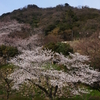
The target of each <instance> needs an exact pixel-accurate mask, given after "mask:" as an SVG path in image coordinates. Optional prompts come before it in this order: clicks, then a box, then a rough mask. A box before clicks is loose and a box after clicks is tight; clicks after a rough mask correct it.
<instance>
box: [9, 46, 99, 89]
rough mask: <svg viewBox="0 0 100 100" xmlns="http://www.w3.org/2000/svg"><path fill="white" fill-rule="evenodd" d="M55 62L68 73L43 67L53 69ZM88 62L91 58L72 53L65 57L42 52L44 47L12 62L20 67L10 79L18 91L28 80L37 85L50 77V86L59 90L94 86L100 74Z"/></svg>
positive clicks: (45, 51) (26, 51) (28, 52)
mask: <svg viewBox="0 0 100 100" xmlns="http://www.w3.org/2000/svg"><path fill="white" fill-rule="evenodd" d="M53 61H56V63H57V64H58V65H64V66H65V67H66V69H67V71H66V72H64V71H63V70H60V71H59V70H54V69H52V68H51V69H46V68H45V67H43V66H44V65H47V64H48V63H49V64H51V67H52V62H53ZM87 61H89V57H88V56H84V55H80V54H79V53H75V54H71V53H70V55H69V56H67V57H65V56H64V55H62V54H58V53H54V52H52V51H51V50H42V47H39V48H36V49H34V50H32V51H29V50H23V51H22V54H20V55H18V56H17V57H15V58H13V59H12V60H11V61H10V63H12V64H14V65H16V66H18V68H16V69H15V71H14V72H13V73H12V74H10V76H9V78H10V79H13V81H14V86H13V88H17V89H19V85H20V84H23V83H24V82H26V81H27V80H28V79H30V80H33V81H34V82H35V83H36V84H40V83H39V82H40V80H42V77H44V78H46V77H49V85H52V86H54V87H55V86H58V88H59V90H62V88H63V87H69V86H70V88H74V83H77V82H81V83H83V84H88V85H92V84H93V83H94V82H97V81H98V77H99V76H100V72H97V71H95V70H93V68H91V67H90V66H89V65H88V64H86V63H85V62H87ZM42 81H45V80H42ZM72 90H74V89H72ZM78 90H79V89H78Z"/></svg>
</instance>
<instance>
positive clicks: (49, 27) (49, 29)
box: [45, 25, 56, 35]
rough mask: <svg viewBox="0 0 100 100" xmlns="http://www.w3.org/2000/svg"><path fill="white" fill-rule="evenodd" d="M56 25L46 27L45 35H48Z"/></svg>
mask: <svg viewBox="0 0 100 100" xmlns="http://www.w3.org/2000/svg"><path fill="white" fill-rule="evenodd" d="M55 27H56V26H55V25H49V26H48V27H47V28H46V29H45V35H48V34H49V33H48V32H50V31H52V30H53V29H54V28H55Z"/></svg>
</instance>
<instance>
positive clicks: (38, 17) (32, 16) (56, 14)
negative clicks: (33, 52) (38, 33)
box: [0, 3, 100, 40]
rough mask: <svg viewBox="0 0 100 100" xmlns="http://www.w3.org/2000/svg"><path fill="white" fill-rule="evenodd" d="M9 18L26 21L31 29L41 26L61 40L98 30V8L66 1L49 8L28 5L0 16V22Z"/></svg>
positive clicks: (44, 30)
mask: <svg viewBox="0 0 100 100" xmlns="http://www.w3.org/2000/svg"><path fill="white" fill-rule="evenodd" d="M9 20H17V21H18V22H19V23H25V24H26V23H27V24H29V25H30V26H31V28H32V29H34V28H41V29H42V32H43V33H44V34H45V35H46V36H47V35H50V36H51V35H55V36H57V38H59V39H62V40H73V39H77V38H78V39H79V38H83V37H89V36H91V35H92V34H93V33H94V32H97V31H99V30H100V24H99V23H100V10H97V9H94V8H89V7H87V6H83V7H81V8H78V7H71V6H70V5H69V4H67V3H66V4H64V5H57V6H56V7H51V8H39V7H38V6H37V5H34V4H33V5H28V6H26V7H23V8H21V9H17V10H14V11H13V12H11V13H6V14H3V15H2V16H1V17H0V22H1V21H9Z"/></svg>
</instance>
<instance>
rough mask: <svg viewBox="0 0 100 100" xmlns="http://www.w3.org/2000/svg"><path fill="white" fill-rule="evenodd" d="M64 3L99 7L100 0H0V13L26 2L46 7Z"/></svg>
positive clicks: (19, 6) (26, 3)
mask: <svg viewBox="0 0 100 100" xmlns="http://www.w3.org/2000/svg"><path fill="white" fill-rule="evenodd" d="M65 3H68V4H69V5H70V6H73V7H79V6H88V7H90V8H96V9H100V0H0V15H2V14H3V13H7V12H12V11H13V10H15V9H18V8H23V7H24V6H27V5H28V4H35V5H37V6H38V7H42V8H46V7H55V6H56V5H59V4H65Z"/></svg>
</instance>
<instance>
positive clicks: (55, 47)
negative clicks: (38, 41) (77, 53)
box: [44, 42, 73, 55]
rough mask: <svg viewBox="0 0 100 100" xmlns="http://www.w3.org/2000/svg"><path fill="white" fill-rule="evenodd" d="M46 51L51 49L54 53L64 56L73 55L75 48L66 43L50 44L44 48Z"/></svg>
mask: <svg viewBox="0 0 100 100" xmlns="http://www.w3.org/2000/svg"><path fill="white" fill-rule="evenodd" d="M44 48H46V49H51V50H52V51H54V52H58V53H62V54H63V55H69V52H71V53H73V48H72V47H71V46H70V45H69V44H66V43H61V42H58V43H53V42H51V43H49V44H47V45H45V46H44Z"/></svg>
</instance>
